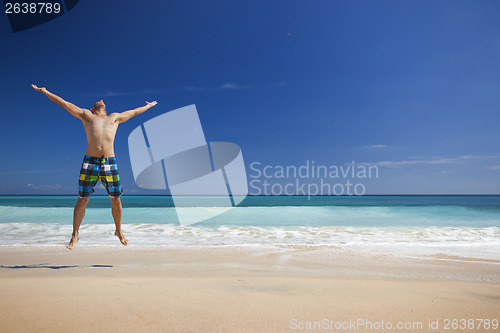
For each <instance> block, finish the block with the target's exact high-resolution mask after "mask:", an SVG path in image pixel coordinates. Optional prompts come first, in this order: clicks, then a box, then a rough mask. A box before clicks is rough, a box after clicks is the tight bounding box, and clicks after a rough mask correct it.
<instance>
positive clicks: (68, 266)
mask: <svg viewBox="0 0 500 333" xmlns="http://www.w3.org/2000/svg"><path fill="white" fill-rule="evenodd" d="M78 267H90V268H111V267H114V266H112V265H89V266H86V265H49V264H35V265H20V266H0V268H8V269H23V268H48V269H61V268H78Z"/></svg>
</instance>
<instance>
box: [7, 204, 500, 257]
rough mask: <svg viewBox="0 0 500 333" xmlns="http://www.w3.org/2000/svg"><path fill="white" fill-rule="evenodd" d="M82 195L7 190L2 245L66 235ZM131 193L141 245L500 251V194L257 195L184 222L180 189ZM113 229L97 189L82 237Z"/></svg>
mask: <svg viewBox="0 0 500 333" xmlns="http://www.w3.org/2000/svg"><path fill="white" fill-rule="evenodd" d="M192 199H193V203H192V205H193V206H196V205H197V204H196V202H197V199H198V198H196V197H193V198H192ZM200 199H202V198H200ZM75 202H76V197H75V196H0V246H61V245H64V244H66V242H67V241H68V237H69V235H70V234H71V228H72V227H71V224H72V215H73V207H74V204H75ZM122 202H123V207H124V210H123V223H124V226H123V230H124V233H125V234H126V235H127V237H128V238H129V239H130V240H131V245H132V246H173V247H176V246H258V247H283V246H285V247H287V246H324V247H327V248H331V249H332V250H333V249H335V251H338V250H342V251H357V252H370V253H380V254H382V255H385V254H390V255H398V256H407V257H408V256H409V257H422V256H434V255H449V256H460V257H467V258H469V257H470V258H484V259H493V260H500V196H358V197H354V196H353V197H338V196H337V197H311V198H310V200H309V199H308V198H307V197H291V196H287V197H270V196H261V197H247V198H246V199H245V200H244V201H243V202H242V203H241V204H240V205H239V206H238V207H235V208H233V209H231V210H229V211H227V212H225V213H222V214H221V215H218V216H216V217H214V218H212V219H209V220H206V221H204V222H202V223H198V224H194V225H190V226H183V227H181V226H180V225H179V223H178V220H177V215H176V208H175V207H174V205H173V201H172V198H171V197H167V196H123V197H122ZM183 209H190V208H183ZM204 209H209V210H217V209H220V208H218V207H205V208H204ZM113 231H114V224H113V219H112V216H111V213H110V203H109V199H108V197H107V196H94V197H93V198H92V199H91V201H90V203H89V205H88V208H87V214H86V216H85V219H84V221H83V224H82V227H81V229H80V239H81V241H80V242H79V246H108V245H114V244H116V237H114V236H113Z"/></svg>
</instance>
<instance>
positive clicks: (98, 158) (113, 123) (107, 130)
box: [31, 84, 156, 250]
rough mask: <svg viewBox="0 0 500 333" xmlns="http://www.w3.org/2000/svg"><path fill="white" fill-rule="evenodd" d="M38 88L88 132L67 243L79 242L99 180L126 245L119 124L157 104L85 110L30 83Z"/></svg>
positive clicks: (98, 105)
mask: <svg viewBox="0 0 500 333" xmlns="http://www.w3.org/2000/svg"><path fill="white" fill-rule="evenodd" d="M31 86H32V87H33V89H35V90H36V91H40V92H42V93H44V94H45V95H46V96H47V97H48V98H49V99H50V100H52V101H53V102H55V103H56V104H57V105H59V106H61V107H63V108H64V109H66V110H67V111H68V112H69V113H71V115H73V116H75V117H77V118H78V119H80V120H81V121H82V122H83V127H84V128H85V133H86V134H87V142H88V144H87V151H86V152H85V157H84V158H83V163H82V168H81V170H80V178H79V181H78V185H79V190H78V201H77V202H76V205H75V210H74V211H73V234H72V236H71V240H70V241H69V244H68V245H67V246H66V247H67V248H68V249H70V250H72V249H74V248H75V246H76V243H77V242H78V230H79V229H80V225H81V223H82V220H83V217H84V216H85V208H86V207H87V203H88V202H89V200H90V195H91V194H92V192H94V186H95V185H96V183H97V182H98V181H99V180H100V181H102V183H103V185H104V187H105V188H106V190H107V191H108V195H109V200H111V213H112V215H113V219H114V220H115V226H116V231H115V236H116V237H118V239H119V240H120V242H121V243H122V244H123V245H127V244H128V240H127V239H126V238H125V236H124V235H123V232H122V228H121V223H122V203H121V201H120V196H121V194H122V192H123V190H122V189H121V186H120V176H119V175H118V168H117V165H116V158H115V152H114V149H113V144H114V141H115V134H116V130H117V129H118V125H119V124H120V123H123V122H125V121H127V120H129V119H130V118H132V117H134V116H137V115H138V114H141V113H143V112H144V111H146V110H147V109H149V108H151V107H153V106H155V105H156V101H154V102H151V103H149V102H146V105H145V106H142V107H140V108H137V109H134V110H129V111H125V112H121V113H111V114H110V115H108V114H107V113H106V105H105V104H104V102H103V101H102V99H101V100H100V101H99V102H96V103H95V104H94V106H93V107H92V108H91V109H90V110H87V109H82V108H79V107H78V106H76V105H74V104H72V103H70V102H67V101H65V100H64V99H62V98H61V97H59V96H56V95H54V94H52V93H51V92H49V91H47V89H45V88H38V87H37V86H36V85H34V84H32V85H31Z"/></svg>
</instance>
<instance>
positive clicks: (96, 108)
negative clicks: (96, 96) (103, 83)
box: [90, 99, 106, 113]
mask: <svg viewBox="0 0 500 333" xmlns="http://www.w3.org/2000/svg"><path fill="white" fill-rule="evenodd" d="M90 111H92V113H96V112H100V111H104V112H106V104H104V102H103V101H102V99H101V100H100V101H98V102H95V103H94V106H92V109H90Z"/></svg>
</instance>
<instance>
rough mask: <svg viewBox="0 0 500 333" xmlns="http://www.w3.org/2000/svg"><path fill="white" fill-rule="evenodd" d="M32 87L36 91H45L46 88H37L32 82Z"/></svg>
mask: <svg viewBox="0 0 500 333" xmlns="http://www.w3.org/2000/svg"><path fill="white" fill-rule="evenodd" d="M31 86H32V87H33V89H35V90H36V91H39V92H43V93H44V92H47V89H45V87H42V88H38V87H37V86H36V85H34V84H32V85H31Z"/></svg>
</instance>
